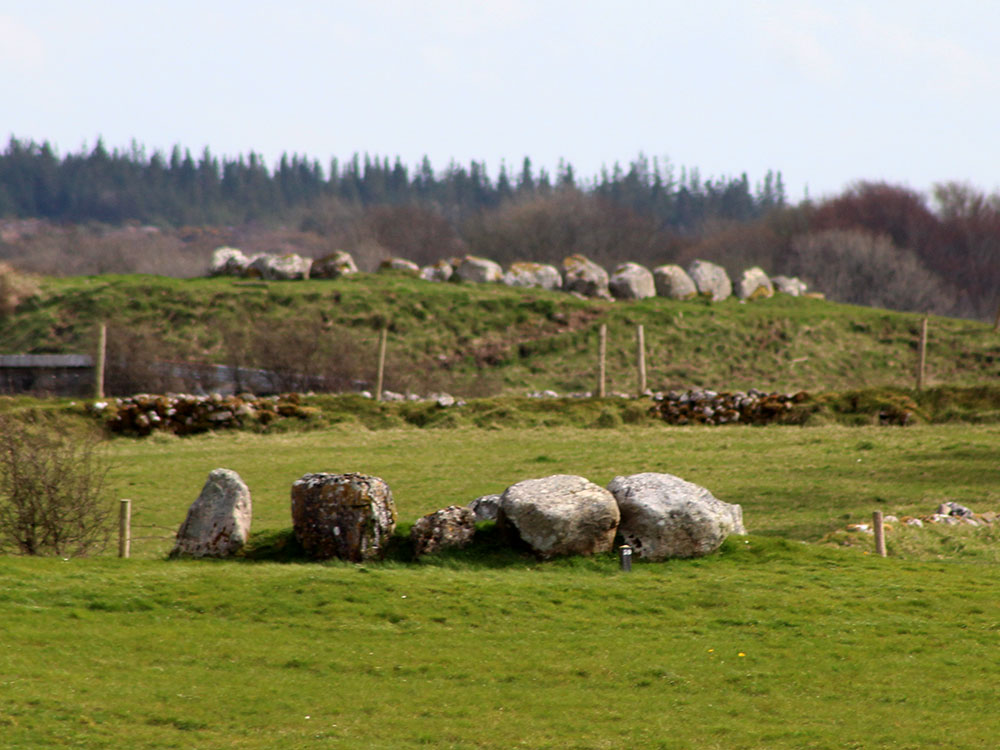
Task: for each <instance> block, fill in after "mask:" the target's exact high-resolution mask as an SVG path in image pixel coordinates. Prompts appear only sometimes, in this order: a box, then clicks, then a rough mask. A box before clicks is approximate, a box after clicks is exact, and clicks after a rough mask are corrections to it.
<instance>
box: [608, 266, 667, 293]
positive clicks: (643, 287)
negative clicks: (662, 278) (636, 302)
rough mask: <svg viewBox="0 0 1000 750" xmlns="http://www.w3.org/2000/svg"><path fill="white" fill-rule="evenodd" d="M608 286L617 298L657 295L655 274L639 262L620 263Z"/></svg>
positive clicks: (613, 272)
mask: <svg viewBox="0 0 1000 750" xmlns="http://www.w3.org/2000/svg"><path fill="white" fill-rule="evenodd" d="M608 288H609V289H610V290H611V294H612V296H614V297H615V298H616V299H646V298H647V297H655V296H656V285H655V284H654V283H653V274H652V273H651V272H650V270H649V269H648V268H646V267H645V266H641V265H639V264H638V263H620V264H619V265H617V266H615V270H614V271H612V273H611V278H610V279H608Z"/></svg>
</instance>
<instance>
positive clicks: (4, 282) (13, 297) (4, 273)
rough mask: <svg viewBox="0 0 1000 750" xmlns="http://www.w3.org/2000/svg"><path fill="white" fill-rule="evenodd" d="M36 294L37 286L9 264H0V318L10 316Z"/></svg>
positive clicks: (28, 277)
mask: <svg viewBox="0 0 1000 750" xmlns="http://www.w3.org/2000/svg"><path fill="white" fill-rule="evenodd" d="M36 294H38V284H37V283H35V280H34V279H32V278H31V277H30V276H28V275H27V274H23V273H19V272H18V271H17V270H16V269H15V268H14V267H13V266H12V265H10V264H9V263H3V262H0V318H4V317H6V316H7V315H12V314H13V313H14V311H15V310H17V308H18V306H19V305H20V304H21V303H22V302H24V301H25V300H26V299H29V298H31V297H33V296H35V295H36Z"/></svg>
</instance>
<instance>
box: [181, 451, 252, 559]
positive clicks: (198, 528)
mask: <svg viewBox="0 0 1000 750" xmlns="http://www.w3.org/2000/svg"><path fill="white" fill-rule="evenodd" d="M252 518H253V505H252V503H251V501H250V490H249V488H247V486H246V484H245V483H244V482H243V480H242V479H240V475H239V474H237V473H236V472H235V471H231V470H229V469H215V470H214V471H212V472H211V473H210V474H209V475H208V480H207V481H206V482H205V486H204V487H202V489H201V494H200V495H198V499H197V500H195V501H194V502H193V503H191V507H190V508H188V513H187V517H186V518H185V519H184V523H182V524H181V527H180V529H178V531H177V540H176V542H175V543H174V549H173V551H172V552H171V553H170V556H171V557H178V556H181V555H190V556H191V557H229V556H230V555H233V554H235V553H237V552H239V551H240V549H242V548H243V545H244V544H246V541H247V538H248V537H249V536H250V522H251V521H252Z"/></svg>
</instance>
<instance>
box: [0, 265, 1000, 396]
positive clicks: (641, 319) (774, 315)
mask: <svg viewBox="0 0 1000 750" xmlns="http://www.w3.org/2000/svg"><path fill="white" fill-rule="evenodd" d="M99 320H106V321H108V322H109V325H110V326H111V338H112V348H114V346H115V341H116V340H117V341H118V345H119V349H124V351H125V352H126V354H127V355H128V356H129V357H131V358H132V360H133V364H134V365H135V366H136V367H139V369H141V366H142V365H144V364H145V363H146V360H148V359H151V358H159V359H186V360H191V361H202V362H205V361H209V362H217V363H226V364H241V365H244V364H245V365H256V366H262V367H266V368H268V369H272V368H279V369H280V368H291V369H293V370H298V371H321V372H327V371H329V370H331V369H332V370H337V371H338V372H339V374H340V375H341V376H342V377H344V378H347V379H348V380H349V379H361V380H367V381H369V382H372V381H373V380H374V373H375V359H376V356H375V353H376V341H377V332H376V330H377V328H378V327H379V326H380V325H382V323H383V322H387V323H388V324H389V347H388V350H389V357H388V360H389V361H388V365H387V374H386V377H387V381H386V384H387V386H388V387H391V388H393V389H396V390H406V389H408V388H412V389H414V390H416V391H417V392H419V393H428V392H431V391H435V390H437V391H440V390H448V391H451V392H453V393H457V394H460V395H465V396H470V395H472V396H485V395H495V394H508V395H510V394H523V393H524V392H525V391H528V390H543V389H549V388H551V389H554V390H556V391H558V392H560V393H566V392H573V391H592V390H594V389H595V388H596V375H595V369H596V365H595V357H596V351H597V330H598V328H599V326H600V325H601V324H606V325H607V326H608V329H609V347H608V379H609V383H608V388H609V390H611V391H615V390H617V391H623V392H634V391H635V390H636V386H637V376H636V369H635V365H634V362H635V327H636V325H638V324H642V325H643V326H644V327H645V339H646V349H647V369H648V383H649V386H650V387H651V388H653V389H654V390H655V389H664V390H666V389H670V388H686V387H692V386H701V387H715V388H722V389H730V390H733V389H747V388H751V387H756V388H761V389H766V390H788V391H793V392H794V391H797V390H800V389H806V390H810V391H813V390H846V389H850V388H860V387H881V386H897V387H900V386H903V387H906V386H912V385H913V383H914V372H915V367H916V361H917V354H916V347H917V340H918V335H919V329H920V316H918V315H916V314H912V313H899V312H893V311H888V310H878V309H873V308H864V307H855V306H850V305H840V304H835V303H831V302H826V301H823V300H814V299H803V298H792V297H788V296H785V295H779V296H777V297H774V298H773V299H770V300H761V301H757V302H753V303H747V304H741V303H740V302H738V301H737V300H735V299H730V300H727V301H725V302H722V303H719V304H707V303H705V302H704V301H687V302H680V301H672V300H666V299H662V298H653V299H647V300H643V301H641V302H616V303H609V302H602V301H595V300H583V299H577V298H575V297H573V296H572V295H569V294H565V293H561V292H546V291H543V290H525V289H515V288H511V287H506V286H503V285H498V284H440V283H439V284H434V283H430V282H423V281H419V280H414V279H410V278H406V277H402V276H395V275H387V274H359V275H357V276H355V277H350V278H341V279H337V280H335V281H319V280H317V281H307V282H270V283H261V284H259V285H255V286H246V285H245V284H240V283H234V282H233V281H232V280H229V279H188V280H180V279H170V278H165V277H155V276H99V277H70V278H59V279H56V278H47V279H42V281H41V292H40V294H39V295H38V296H37V297H35V298H33V299H32V300H29V301H28V302H26V303H25V304H23V305H22V306H21V308H20V309H19V310H18V311H17V312H16V314H14V315H10V316H8V317H6V318H5V319H2V320H0V351H2V352H3V353H26V352H87V351H91V350H92V349H93V347H94V341H95V324H96V323H97V321H99ZM123 336H124V337H128V341H127V342H124V343H123V341H122V340H121V339H122V337H123ZM927 368H928V369H927V372H928V382H929V383H930V384H947V385H964V386H969V385H981V384H983V383H985V382H989V381H991V380H995V379H996V378H997V377H998V376H1000V336H997V335H996V334H995V333H992V332H991V330H990V327H989V326H988V325H987V324H985V323H981V322H975V321H967V320H956V319H950V318H939V317H932V318H931V320H930V344H929V348H928V365H927ZM345 382H348V381H345Z"/></svg>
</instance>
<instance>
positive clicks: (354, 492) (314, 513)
mask: <svg viewBox="0 0 1000 750" xmlns="http://www.w3.org/2000/svg"><path fill="white" fill-rule="evenodd" d="M292 527H293V528H294V530H295V538H296V539H298V541H299V544H301V545H302V549H304V550H305V552H306V554H308V555H309V556H310V557H312V558H313V559H316V560H326V559H329V558H331V557H338V558H340V559H341V560H350V561H352V562H362V561H364V560H377V559H379V558H381V557H382V556H383V555H384V554H385V545H386V544H387V543H388V541H389V539H390V537H392V532H393V531H394V530H395V528H396V506H395V504H394V503H393V501H392V491H391V490H390V489H389V485H388V484H386V482H385V480H383V479H380V478H379V477H373V476H369V475H367V474H353V473H351V474H328V473H316V474H305V475H304V476H302V477H301V478H300V479H298V480H296V481H295V483H294V484H293V485H292Z"/></svg>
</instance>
